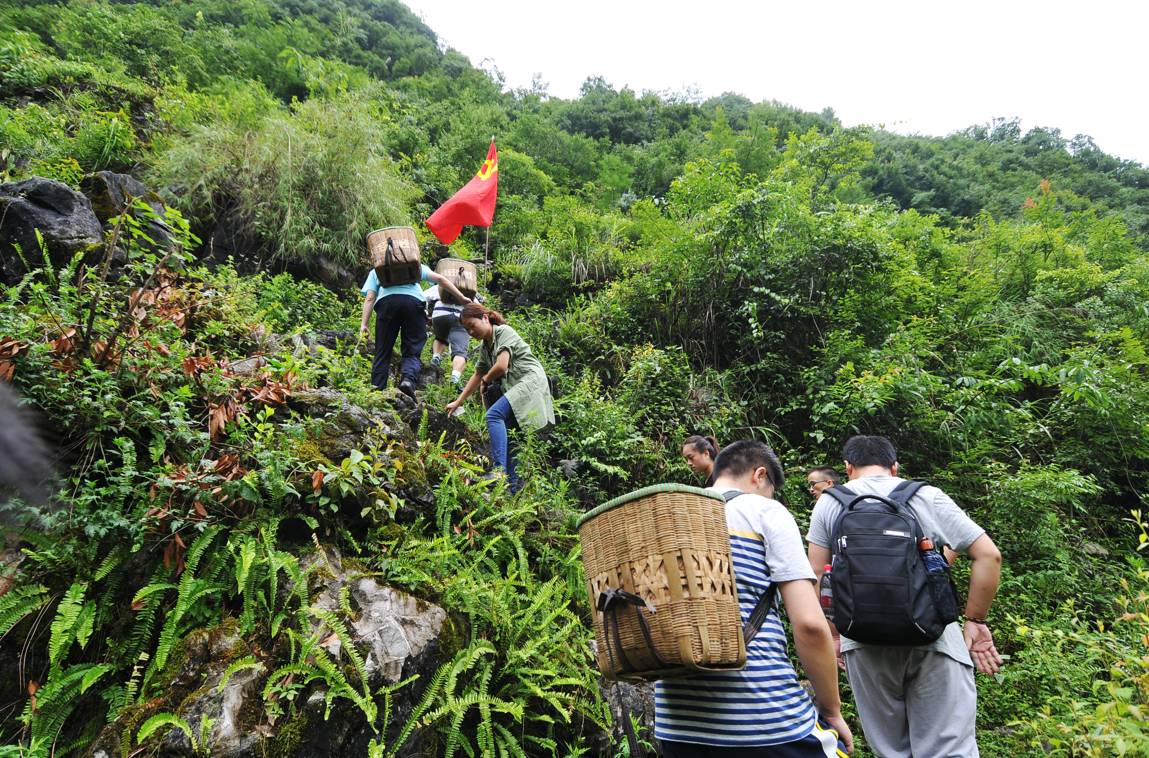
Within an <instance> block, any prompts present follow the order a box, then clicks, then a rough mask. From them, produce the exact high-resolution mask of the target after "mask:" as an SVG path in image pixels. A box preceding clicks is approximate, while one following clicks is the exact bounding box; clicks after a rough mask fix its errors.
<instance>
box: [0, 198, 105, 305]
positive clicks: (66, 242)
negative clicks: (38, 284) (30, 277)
mask: <svg viewBox="0 0 1149 758" xmlns="http://www.w3.org/2000/svg"><path fill="white" fill-rule="evenodd" d="M37 230H39V232H40V236H41V238H42V239H43V240H44V247H45V248H46V249H47V251H48V256H49V259H50V260H51V262H52V265H53V266H54V267H55V266H61V265H63V264H65V263H67V262H68V261H69V260H71V258H72V256H73V255H75V254H76V253H78V252H86V251H91V250H95V249H97V248H99V247H100V245H101V243H102V242H103V228H102V227H101V225H100V220H99V218H97V216H96V214H95V212H94V211H93V210H92V204H91V203H90V202H89V201H88V198H86V197H84V196H83V195H82V194H80V193H79V192H76V191H75V190H73V189H71V188H70V187H68V185H66V184H62V183H61V182H57V181H53V180H51V179H43V178H40V177H32V178H31V179H25V180H23V181H20V182H12V183H9V184H0V280H2V281H3V283H4V284H14V283H16V282H17V281H19V280H20V278H21V277H22V276H23V275H24V274H25V273H27V271H28V267H27V266H26V265H25V261H27V263H28V266H31V267H32V268H39V267H40V266H41V265H42V262H43V258H42V257H41V254H40V245H39V242H38V241H37V239H36V232H37ZM17 247H18V248H19V250H20V251H21V252H19V253H18V252H17ZM21 253H22V254H23V259H21Z"/></svg>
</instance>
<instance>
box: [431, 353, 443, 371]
mask: <svg viewBox="0 0 1149 758" xmlns="http://www.w3.org/2000/svg"><path fill="white" fill-rule="evenodd" d="M442 362H443V354H442V353H439V354H438V355H432V356H431V365H432V366H434V367H435V368H439V364H440V363H442Z"/></svg>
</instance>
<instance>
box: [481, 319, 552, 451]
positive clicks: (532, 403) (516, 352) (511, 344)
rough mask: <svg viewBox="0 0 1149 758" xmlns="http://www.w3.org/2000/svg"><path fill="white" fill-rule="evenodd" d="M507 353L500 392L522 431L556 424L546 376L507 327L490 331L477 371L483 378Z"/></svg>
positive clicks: (496, 327) (520, 341)
mask: <svg viewBox="0 0 1149 758" xmlns="http://www.w3.org/2000/svg"><path fill="white" fill-rule="evenodd" d="M503 352H509V353H510V354H511V362H510V365H509V366H508V367H507V373H506V375H505V376H504V377H503V391H504V392H505V393H506V398H507V402H509V403H510V404H511V410H513V411H514V412H515V420H516V421H518V422H519V426H520V427H521V428H523V429H542V428H543V427H544V426H546V425H547V424H553V423H554V422H555V407H554V400H553V399H552V398H551V387H550V384H549V383H548V382H547V372H546V370H545V369H544V368H543V364H541V363H539V359H538V358H536V357H535V356H534V353H532V352H531V347H530V345H528V344H527V343H526V342H524V341H523V338H522V337H520V336H519V333H518V332H516V331H515V330H514V329H512V328H511V327H509V326H506V325H505V324H504V325H496V326H494V327H493V332H492V334H491V341H490V342H487V341H486V340H484V341H483V342H482V344H481V345H480V347H479V360H478V370H479V372H480V373H482V374H485V373H487V372H488V371H490V370H491V366H493V365H495V360H496V359H497V358H498V357H499V354H500V353H503Z"/></svg>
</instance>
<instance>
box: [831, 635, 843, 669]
mask: <svg viewBox="0 0 1149 758" xmlns="http://www.w3.org/2000/svg"><path fill="white" fill-rule="evenodd" d="M830 629H831V631H832V632H833V635H832V636H833V638H834V660H835V661H837V662H838V668H840V669H841V670H842V671H845V670H846V656H844V655H842V635H840V634H838V630H837V629H835V628H834V625H833V624H831V625H830Z"/></svg>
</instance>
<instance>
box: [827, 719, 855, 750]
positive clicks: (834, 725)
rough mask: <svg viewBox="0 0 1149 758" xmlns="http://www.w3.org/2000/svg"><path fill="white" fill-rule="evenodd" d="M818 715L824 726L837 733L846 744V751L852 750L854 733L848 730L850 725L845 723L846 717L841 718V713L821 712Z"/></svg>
mask: <svg viewBox="0 0 1149 758" xmlns="http://www.w3.org/2000/svg"><path fill="white" fill-rule="evenodd" d="M818 717H819V718H820V719H822V722H823V723H824V724H825V725H826V726H828V727H830V728H831V729H833V730H834V731H835V732H837V733H838V739H839V740H841V741H842V744H843V745H845V746H846V752H847V753H852V752H854V733H853V732H851V731H850V726H849V724H847V723H846V719H844V718H842V714H841V713H833V714H831V713H826V712H822V713H819V714H818Z"/></svg>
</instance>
